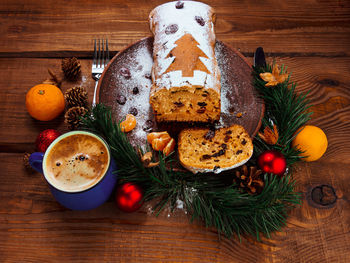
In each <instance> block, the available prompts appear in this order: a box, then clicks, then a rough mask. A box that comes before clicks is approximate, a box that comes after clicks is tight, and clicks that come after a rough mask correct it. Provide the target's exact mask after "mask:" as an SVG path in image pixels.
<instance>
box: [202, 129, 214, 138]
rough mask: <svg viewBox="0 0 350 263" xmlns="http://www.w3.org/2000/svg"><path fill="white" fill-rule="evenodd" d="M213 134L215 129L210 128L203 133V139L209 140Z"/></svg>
mask: <svg viewBox="0 0 350 263" xmlns="http://www.w3.org/2000/svg"><path fill="white" fill-rule="evenodd" d="M214 136H215V130H213V129H210V130H209V131H208V132H207V133H206V134H205V135H204V139H206V140H211V139H213V138H214Z"/></svg>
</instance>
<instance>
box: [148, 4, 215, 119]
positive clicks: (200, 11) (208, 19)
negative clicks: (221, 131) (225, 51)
mask: <svg viewBox="0 0 350 263" xmlns="http://www.w3.org/2000/svg"><path fill="white" fill-rule="evenodd" d="M149 22H150V28H151V31H152V32H153V35H154V43H153V62H154V63H153V67H152V81H153V85H152V87H151V92H150V104H151V105H152V108H153V112H154V115H155V118H156V120H157V121H163V122H164V121H184V122H213V121H215V120H219V118H220V90H221V85H220V71H219V68H218V64H217V60H216V57H215V52H214V47H215V33H214V22H215V13H214V10H213V9H212V8H211V7H210V6H208V5H206V4H204V3H200V2H194V1H177V2H169V3H165V4H163V5H160V6H158V7H156V8H155V9H154V10H153V11H152V12H151V13H150V16H149Z"/></svg>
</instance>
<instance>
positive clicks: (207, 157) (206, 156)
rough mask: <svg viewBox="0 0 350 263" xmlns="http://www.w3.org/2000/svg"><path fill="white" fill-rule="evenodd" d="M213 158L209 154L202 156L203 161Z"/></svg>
mask: <svg viewBox="0 0 350 263" xmlns="http://www.w3.org/2000/svg"><path fill="white" fill-rule="evenodd" d="M210 158H211V156H210V155H209V154H204V155H202V158H201V159H202V160H209V159H210Z"/></svg>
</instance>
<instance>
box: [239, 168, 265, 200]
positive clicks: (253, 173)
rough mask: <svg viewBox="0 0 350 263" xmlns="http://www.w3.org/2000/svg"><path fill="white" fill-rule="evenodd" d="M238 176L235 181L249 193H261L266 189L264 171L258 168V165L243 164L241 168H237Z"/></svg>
mask: <svg viewBox="0 0 350 263" xmlns="http://www.w3.org/2000/svg"><path fill="white" fill-rule="evenodd" d="M235 175H236V177H235V179H234V182H235V183H236V184H237V186H238V187H239V188H241V189H242V190H244V191H246V192H248V193H249V194H260V193H261V192H262V190H263V189H264V185H265V183H264V180H263V178H262V171H261V170H257V168H256V167H254V166H251V167H249V171H248V167H247V166H246V165H243V166H242V168H241V170H236V174H235Z"/></svg>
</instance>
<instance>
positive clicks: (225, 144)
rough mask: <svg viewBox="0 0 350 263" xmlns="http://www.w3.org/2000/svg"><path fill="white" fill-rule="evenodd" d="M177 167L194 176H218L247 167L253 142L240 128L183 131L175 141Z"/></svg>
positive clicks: (235, 126)
mask: <svg viewBox="0 0 350 263" xmlns="http://www.w3.org/2000/svg"><path fill="white" fill-rule="evenodd" d="M178 152H179V159H180V163H181V164H182V165H183V166H184V167H185V168H186V169H188V170H190V171H191V172H193V173H198V172H201V173H207V172H214V173H220V172H221V171H224V170H229V169H233V168H235V167H238V166H241V165H243V164H244V163H246V162H247V161H248V160H249V159H250V157H251V156H252V154H253V142H252V140H251V138H250V136H249V134H248V133H247V132H246V131H245V129H244V128H243V127H242V126H240V125H233V126H231V127H227V128H220V129H217V130H212V129H208V128H191V129H185V130H182V131H181V132H180V134H179V138H178Z"/></svg>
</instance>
